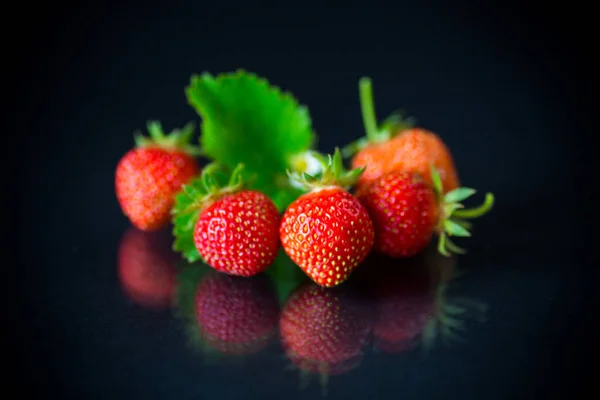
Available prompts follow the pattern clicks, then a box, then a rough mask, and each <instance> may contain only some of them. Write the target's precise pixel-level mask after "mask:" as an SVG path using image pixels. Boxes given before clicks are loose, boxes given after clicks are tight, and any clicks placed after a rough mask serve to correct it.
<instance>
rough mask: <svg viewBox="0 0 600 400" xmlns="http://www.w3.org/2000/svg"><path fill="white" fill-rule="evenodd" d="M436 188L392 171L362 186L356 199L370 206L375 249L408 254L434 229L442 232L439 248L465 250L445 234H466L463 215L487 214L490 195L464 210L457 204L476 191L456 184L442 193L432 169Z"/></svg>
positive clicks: (394, 254) (421, 246)
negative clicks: (456, 187)
mask: <svg viewBox="0 0 600 400" xmlns="http://www.w3.org/2000/svg"><path fill="white" fill-rule="evenodd" d="M432 176H433V177H432V181H433V182H434V184H435V191H434V188H432V187H430V186H428V185H427V184H426V183H425V182H424V181H423V179H422V177H421V176H420V175H419V174H417V173H411V172H407V171H392V172H389V173H386V174H384V175H382V176H381V177H379V178H377V179H375V180H374V181H372V182H370V183H369V184H366V185H364V186H361V187H360V188H359V190H358V193H357V195H356V196H357V198H358V199H359V200H360V202H361V203H362V204H363V205H364V206H365V208H366V209H367V210H368V212H369V215H370V216H371V218H372V220H373V225H374V226H375V245H374V249H375V250H376V251H378V252H380V253H383V254H387V255H389V256H391V257H410V256H413V255H415V254H417V253H419V252H420V251H421V250H423V249H424V248H425V247H427V245H428V244H429V242H430V241H431V237H432V235H433V233H434V232H436V233H438V234H439V236H440V240H439V250H440V252H441V253H442V254H445V255H448V254H449V251H451V252H455V253H463V252H464V250H463V249H461V248H459V247H458V246H456V245H455V244H454V243H452V242H451V241H450V239H449V238H448V236H470V233H469V231H468V230H467V228H468V226H470V224H469V223H467V221H465V220H464V219H465V218H475V217H478V216H480V215H482V214H484V213H486V212H487V211H488V210H489V209H490V208H491V206H492V204H493V201H494V197H493V195H492V194H491V193H488V194H487V196H486V201H485V203H484V204H483V205H482V206H481V207H479V208H476V209H472V210H463V209H462V208H463V205H462V204H460V203H459V202H460V201H462V200H464V199H466V198H468V197H470V196H471V195H472V194H473V193H475V190H473V189H470V188H458V189H455V190H453V191H451V192H448V193H447V194H446V195H442V193H443V190H442V184H441V180H440V178H439V175H438V174H437V171H436V170H435V169H432Z"/></svg>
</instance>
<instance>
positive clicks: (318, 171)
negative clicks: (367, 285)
mask: <svg viewBox="0 0 600 400" xmlns="http://www.w3.org/2000/svg"><path fill="white" fill-rule="evenodd" d="M360 98H361V106H362V110H363V119H364V123H365V129H366V132H367V136H366V137H365V138H363V139H360V140H359V141H356V142H354V143H351V144H350V145H348V146H346V147H345V148H344V150H343V151H340V150H339V149H336V151H335V153H334V154H333V155H329V156H328V157H325V156H323V155H322V154H320V153H318V152H310V157H312V161H316V165H317V167H316V168H315V171H309V172H311V173H310V174H309V173H308V172H307V171H306V170H304V171H302V170H296V171H290V173H289V179H290V180H292V181H293V183H294V185H296V186H298V187H302V188H303V189H305V192H304V194H302V195H301V196H299V197H298V198H296V199H295V200H294V201H293V202H292V203H291V204H290V205H289V206H288V207H287V209H286V210H285V212H284V213H283V215H280V213H279V211H278V209H277V207H276V205H275V204H274V202H273V200H272V199H271V198H270V197H268V196H267V195H265V194H264V193H262V192H260V191H257V190H252V189H250V188H248V187H247V182H245V181H244V179H243V178H242V171H243V168H244V166H243V165H242V164H239V165H238V167H237V168H235V169H234V170H233V171H227V180H226V181H223V179H222V178H220V176H222V173H223V171H224V170H225V167H224V166H223V165H221V164H218V163H216V162H214V163H212V164H210V165H208V166H206V167H205V168H203V170H202V173H201V174H200V167H199V165H198V163H197V161H196V159H195V156H196V155H198V154H200V149H198V148H197V147H195V146H192V145H190V138H191V136H192V132H193V127H192V126H187V127H185V128H184V129H182V130H176V131H174V132H172V133H171V134H170V135H165V134H164V133H163V131H162V128H161V126H160V124H158V123H156V122H154V123H151V124H150V125H149V127H148V130H149V132H150V138H145V137H142V136H137V147H136V148H135V149H133V150H131V151H130V152H128V153H127V154H126V155H125V156H124V157H123V159H122V160H121V161H120V163H119V165H118V167H117V171H116V193H117V198H118V200H119V203H120V205H121V208H122V210H123V212H124V214H125V215H126V216H127V217H128V218H129V219H130V221H131V222H132V223H133V224H134V225H135V226H136V227H138V228H139V229H141V230H156V229H160V228H163V227H165V226H166V225H168V224H169V222H170V221H171V219H172V218H173V219H174V220H177V219H178V218H180V220H179V221H178V222H179V223H180V224H181V223H182V221H181V218H186V219H185V220H184V222H183V223H184V224H187V225H190V226H191V225H193V242H194V245H195V249H196V250H197V251H198V253H199V255H200V256H201V257H202V259H203V260H204V261H205V262H206V263H207V264H208V265H210V266H211V267H213V268H214V269H216V270H218V271H221V272H225V273H227V274H231V275H238V276H253V275H256V274H258V273H261V272H263V271H265V270H266V269H267V268H269V266H271V265H272V264H273V262H274V261H275V258H276V256H277V254H278V252H279V249H280V247H283V249H284V250H285V252H286V253H287V255H288V256H289V257H290V258H291V259H292V260H293V261H294V262H295V263H296V264H297V265H298V266H299V267H300V268H301V269H302V270H303V271H304V272H305V273H306V275H308V276H309V277H310V278H311V279H312V280H313V281H314V282H316V283H317V284H318V285H320V286H323V287H333V286H337V285H339V284H340V283H342V282H344V281H345V280H346V279H347V278H348V277H349V276H350V274H351V273H352V271H353V270H355V268H356V267H357V266H358V265H359V264H360V263H361V262H362V261H363V260H364V259H365V258H366V257H367V255H369V253H370V252H371V251H372V250H375V251H376V252H378V253H382V254H385V255H388V256H390V257H394V258H398V257H401V258H407V257H412V256H414V255H416V254H418V253H419V252H421V251H422V250H423V249H424V248H425V247H427V246H428V244H429V243H430V242H431V240H432V237H433V235H434V234H437V235H438V237H439V244H438V249H439V251H440V252H441V253H442V254H444V255H448V254H450V252H454V253H462V252H464V250H463V249H461V248H460V247H458V246H457V245H455V244H454V243H453V242H452V241H451V240H450V236H459V237H460V236H469V235H470V233H469V230H468V229H469V227H470V222H468V221H467V220H468V219H472V218H475V217H478V216H480V215H482V214H484V213H486V212H487V211H488V210H489V209H490V208H491V206H492V203H493V196H492V195H491V194H489V193H488V194H487V196H486V200H485V202H484V204H483V205H481V206H480V207H477V208H474V209H464V207H463V205H462V204H461V202H462V201H463V200H465V199H466V198H468V197H470V196H471V195H473V194H474V193H475V191H474V190H473V189H470V188H461V187H459V179H458V174H457V172H456V170H455V166H454V162H453V159H452V155H451V153H450V151H449V149H448V148H447V147H446V145H445V144H444V142H443V141H442V140H441V139H440V137H439V136H437V135H436V134H434V133H433V132H430V131H427V130H425V129H421V128H414V127H413V126H412V124H411V121H410V120H408V119H404V118H402V117H401V116H400V115H398V114H395V115H393V116H392V117H390V118H388V119H386V120H385V121H384V122H383V123H382V124H381V125H378V124H377V121H376V118H375V112H374V106H373V99H372V93H371V83H370V80H369V79H366V78H364V79H362V80H361V81H360ZM342 153H343V154H344V156H346V157H347V158H351V166H352V169H350V170H346V169H344V166H343V161H342ZM257 156H259V155H257ZM309 164H310V163H309ZM220 174H221V175H220ZM199 175H200V176H201V179H195V180H194V181H193V183H191V182H192V179H193V178H195V177H197V176H199ZM177 196H185V197H186V198H187V199H192V200H191V201H188V202H182V203H181V204H179V205H176V197H177ZM190 210H194V211H196V212H195V213H194V214H191V215H193V216H194V217H193V218H189V215H190V214H189V212H190Z"/></svg>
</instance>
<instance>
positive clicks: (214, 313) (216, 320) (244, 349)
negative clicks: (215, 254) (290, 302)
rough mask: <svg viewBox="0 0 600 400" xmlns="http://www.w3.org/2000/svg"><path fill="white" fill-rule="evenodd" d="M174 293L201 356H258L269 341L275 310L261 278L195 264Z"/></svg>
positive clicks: (274, 299) (267, 283)
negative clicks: (231, 274)
mask: <svg viewBox="0 0 600 400" xmlns="http://www.w3.org/2000/svg"><path fill="white" fill-rule="evenodd" d="M179 292H180V293H179V306H180V311H181V312H182V313H183V314H184V317H185V318H186V319H187V323H188V334H189V339H190V340H191V343H192V345H193V346H194V347H195V348H196V350H199V351H201V352H203V353H205V355H208V354H211V353H212V354H214V352H215V351H216V352H217V353H218V354H222V355H232V356H242V355H249V354H253V353H257V352H259V351H260V350H262V349H264V348H265V347H266V346H267V345H268V343H269V342H270V340H271V339H273V337H274V334H275V332H276V329H275V328H276V326H277V318H278V314H279V304H278V301H277V296H276V293H275V291H274V290H273V287H272V285H271V282H270V281H269V279H268V278H267V277H266V276H264V275H258V276H254V277H236V276H230V275H226V274H223V273H219V272H217V271H214V270H212V269H210V268H209V267H207V266H206V265H204V264H199V265H195V266H191V267H188V268H187V269H186V270H185V271H184V272H183V273H182V275H181V277H180V285H179Z"/></svg>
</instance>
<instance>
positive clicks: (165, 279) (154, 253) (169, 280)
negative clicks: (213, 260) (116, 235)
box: [118, 227, 179, 308]
mask: <svg viewBox="0 0 600 400" xmlns="http://www.w3.org/2000/svg"><path fill="white" fill-rule="evenodd" d="M178 259H179V257H178V256H177V254H176V253H175V252H173V250H172V249H171V235H170V233H169V232H168V231H160V232H143V231H140V230H138V229H137V228H133V227H132V228H130V229H128V230H127V231H126V232H125V234H124V235H123V238H122V239H121V243H120V246H119V255H118V268H119V272H118V273H119V280H120V281H121V285H122V286H123V289H124V291H125V293H127V295H128V296H129V297H131V298H132V299H133V300H134V301H135V302H136V303H138V304H140V305H143V306H145V307H149V308H163V307H169V306H170V305H171V304H172V302H173V296H174V293H175V276H176V273H177V270H176V264H177V260H178Z"/></svg>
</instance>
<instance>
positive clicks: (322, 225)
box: [280, 149, 374, 287]
mask: <svg viewBox="0 0 600 400" xmlns="http://www.w3.org/2000/svg"><path fill="white" fill-rule="evenodd" d="M362 171H363V170H361V169H356V170H353V171H350V172H347V173H346V172H344V171H343V167H342V159H341V155H340V152H339V150H338V149H336V152H335V155H334V157H333V159H331V157H330V162H329V165H328V166H327V167H326V168H325V170H324V172H323V174H322V176H321V177H319V178H314V177H311V176H310V175H307V174H305V176H304V178H300V177H299V176H298V175H291V176H292V179H295V180H297V181H299V182H302V183H303V184H304V185H305V186H306V187H308V188H310V191H309V192H308V193H305V194H303V195H302V196H300V197H299V198H298V199H296V200H295V201H294V202H293V203H292V204H290V206H289V207H288V208H287V210H286V211H285V213H284V215H283V218H282V221H281V227H280V235H281V243H282V245H283V248H284V250H285V252H286V253H287V254H288V255H289V256H290V258H291V259H292V260H293V261H294V262H295V263H296V264H297V265H298V266H299V267H300V268H301V269H302V270H303V271H304V272H305V273H306V274H307V275H308V276H309V277H310V278H311V279H312V280H313V281H315V282H316V283H318V284H319V285H321V286H326V287H331V286H336V285H339V284H340V283H342V282H344V281H345V280H346V279H347V278H348V277H349V276H350V274H351V273H352V271H353V270H354V269H355V268H356V267H357V266H358V265H359V264H360V262H361V261H362V260H363V259H364V258H365V257H366V256H367V255H368V254H369V252H370V251H371V248H372V246H373V237H374V232H373V224H372V223H371V219H370V218H369V215H368V214H367V211H366V210H365V208H364V207H363V206H362V205H361V204H360V203H359V202H358V200H357V199H356V198H355V197H354V196H352V195H351V194H350V193H348V191H346V189H345V187H346V186H350V185H352V184H353V183H354V182H355V181H356V178H357V177H358V176H359V175H360V173H361V172H362Z"/></svg>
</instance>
